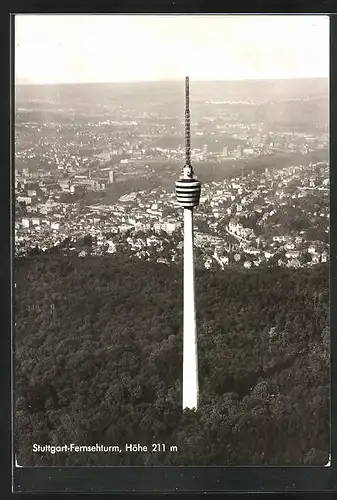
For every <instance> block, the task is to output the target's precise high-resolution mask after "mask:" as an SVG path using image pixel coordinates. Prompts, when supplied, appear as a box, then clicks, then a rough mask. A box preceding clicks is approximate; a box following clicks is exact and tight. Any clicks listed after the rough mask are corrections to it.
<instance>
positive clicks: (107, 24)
mask: <svg viewBox="0 0 337 500" xmlns="http://www.w3.org/2000/svg"><path fill="white" fill-rule="evenodd" d="M14 59H15V63H14V64H15V79H16V83H36V84H44V83H50V84H58V83H78V82H80V83H93V82H137V81H172V80H173V81H175V80H182V79H183V78H184V77H185V75H189V76H190V78H191V79H193V80H246V79H264V78H310V77H328V76H329V18H328V16H322V15H321V16H317V15H316V16H315V15H306V16H299V15H292V16H285V15H275V16H254V15H237V16H223V15H182V14H179V15H175V16H174V15H167V14H166V15H162V16H159V15H67V14H62V15H42V14H40V15H36V14H34V15H29V14H27V15H23V14H22V15H17V16H15V55H14Z"/></svg>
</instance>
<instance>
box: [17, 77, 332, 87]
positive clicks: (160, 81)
mask: <svg viewBox="0 0 337 500" xmlns="http://www.w3.org/2000/svg"><path fill="white" fill-rule="evenodd" d="M329 79H330V77H329V76H290V77H274V78H273V77H266V78H233V79H214V80H199V79H196V80H194V79H193V78H192V79H191V80H192V82H194V83H224V82H259V81H275V80H276V81H291V80H329ZM139 83H151V84H153V83H159V84H162V83H164V84H165V83H184V78H182V79H174V80H125V81H123V80H120V81H119V80H118V81H99V82H98V81H97V82H92V81H85V82H71V81H70V82H16V81H14V83H13V85H14V86H15V87H29V86H42V85H50V86H52V85H54V86H56V85H118V84H139Z"/></svg>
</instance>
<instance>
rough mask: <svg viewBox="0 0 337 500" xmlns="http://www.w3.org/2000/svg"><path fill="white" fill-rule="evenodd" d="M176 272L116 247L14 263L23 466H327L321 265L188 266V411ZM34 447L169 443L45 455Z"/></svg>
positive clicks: (324, 271) (324, 273) (324, 270)
mask: <svg viewBox="0 0 337 500" xmlns="http://www.w3.org/2000/svg"><path fill="white" fill-rule="evenodd" d="M181 278H182V275H181V269H180V267H178V266H177V267H168V266H165V265H164V264H153V263H147V262H143V261H135V260H132V259H126V258H125V257H123V256H121V255H113V256H106V257H89V258H85V259H81V258H78V257H64V256H58V255H55V256H51V255H36V256H35V255H34V256H30V257H27V258H22V259H19V260H17V261H16V267H15V280H16V295H15V322H16V332H15V387H16V394H15V396H16V433H15V436H16V446H17V448H18V462H19V463H20V464H21V465H28V464H29V465H90V464H95V465H119V464H120V465H143V464H146V465H158V464H161V465H167V464H172V465H184V464H186V465H238V464H241V465H250V464H260V465H261V464H278V465H285V464H287V465H290V464H292V465H296V464H325V463H326V462H327V460H328V452H329V380H330V373H329V322H328V318H329V301H328V265H327V264H322V265H317V266H315V267H314V268H311V269H298V270H293V269H283V268H265V269H254V270H237V269H231V268H228V269H226V270H224V271H219V272H216V273H212V272H208V271H205V270H197V272H196V297H197V322H198V349H199V381H200V407H199V410H198V411H197V412H196V413H194V412H191V411H185V412H182V410H181V399H182V398H181V383H182V286H181V285H182V281H181ZM33 443H38V444H41V445H43V444H54V445H63V444H70V443H75V444H78V445H85V444H87V445H92V444H95V443H99V444H106V445H121V446H122V447H124V445H125V444H126V443H141V444H144V445H145V444H147V445H151V443H166V445H167V446H169V445H176V446H177V447H178V451H174V452H173V451H172V452H170V451H166V452H163V453H152V452H151V451H150V452H148V453H124V452H123V453H121V454H117V455H116V454H113V453H96V454H95V453H91V454H88V453H72V454H67V453H59V454H55V455H50V454H39V453H33V452H32V444H33Z"/></svg>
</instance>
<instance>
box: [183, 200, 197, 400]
mask: <svg viewBox="0 0 337 500" xmlns="http://www.w3.org/2000/svg"><path fill="white" fill-rule="evenodd" d="M183 283H184V303H183V308H184V309H183V316H184V320H183V335H184V340H183V409H185V408H189V409H193V408H195V409H197V407H198V393H199V386H198V354H197V331H196V315H195V296H194V257H193V208H184V280H183Z"/></svg>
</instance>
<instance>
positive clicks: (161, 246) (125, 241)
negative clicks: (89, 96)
mask: <svg viewBox="0 0 337 500" xmlns="http://www.w3.org/2000/svg"><path fill="white" fill-rule="evenodd" d="M320 83H321V82H320ZM321 85H322V83H321ZM155 90H158V89H156V88H155ZM18 95H19V91H18ZM320 99H321V98H320ZM18 100H19V99H18ZM290 102H292V101H290ZM295 102H296V103H297V101H295ZM19 103H20V106H22V107H18V110H17V127H16V141H17V142H16V153H15V167H16V176H15V198H16V220H15V251H16V255H18V256H19V255H25V254H26V253H27V252H28V253H29V252H31V251H35V252H36V251H41V252H50V251H54V252H55V251H60V252H62V253H65V254H68V253H71V252H75V253H77V254H78V255H80V256H85V255H88V254H90V255H104V254H106V253H115V252H118V251H123V252H124V253H125V252H126V253H128V254H129V255H130V256H135V257H138V258H140V259H145V260H150V261H154V262H160V263H165V264H167V265H172V263H174V262H179V255H180V253H181V252H180V250H181V248H180V247H179V245H177V244H176V240H181V213H180V211H179V209H178V207H177V203H176V200H175V196H174V191H173V187H172V186H173V181H174V178H175V176H176V175H177V173H178V172H179V169H180V167H181V164H182V163H183V154H184V151H183V137H182V123H181V119H180V120H179V117H177V116H174V115H173V116H172V115H170V116H161V114H162V109H161V108H163V107H165V106H161V107H159V111H157V113H155V111H151V112H150V113H145V112H143V115H144V116H139V113H136V112H135V110H134V109H133V108H132V109H131V110H128V108H124V107H123V106H117V105H116V107H115V108H108V109H106V108H107V106H103V105H102V106H100V107H102V108H104V109H103V112H102V116H100V115H96V116H94V117H93V118H90V117H88V118H87V119H88V123H84V121H85V114H84V111H82V115H81V121H80V123H78V122H77V118H74V117H73V118H72V120H73V122H71V121H70V123H69V120H70V119H69V117H68V118H67V119H66V113H65V112H63V111H62V112H59V111H58V110H59V104H57V103H54V102H53V101H50V102H48V101H47V102H45V101H42V102H40V101H36V100H31V101H29V102H25V103H23V104H24V106H25V108H23V104H21V102H20V101H19V102H18V106H19ZM192 104H193V103H192ZM197 104H198V105H196V106H195V107H196V111H199V113H200V112H201V111H200V109H199V108H202V109H204V108H205V106H206V107H207V110H209V111H208V113H209V114H210V113H211V111H212V109H214V108H213V107H212V105H211V104H210V103H207V102H202V103H201V104H200V102H198V103H197ZM215 104H216V103H215ZM215 104H213V106H214V105H215ZM239 104H240V107H241V109H242V108H243V109H244V110H245V108H246V107H247V106H248V107H249V106H253V107H254V106H257V107H259V108H260V107H261V105H262V104H261V103H249V102H247V103H239ZM287 104H288V101H286V105H287ZM232 106H233V103H232V102H229V103H226V102H225V110H226V111H223V115H221V114H220V116H219V117H218V116H217V120H214V118H213V119H211V118H209V122H208V128H207V127H206V130H207V134H205V121H203V120H200V122H199V121H196V123H195V124H194V125H193V124H192V125H193V127H194V129H193V130H194V136H195V138H196V139H199V144H198V141H196V140H195V139H194V140H193V142H192V162H193V164H194V165H195V168H196V172H197V174H198V175H199V177H200V178H201V179H202V180H203V190H202V198H201V205H200V208H199V209H198V210H197V211H196V229H195V239H196V246H197V248H198V250H197V252H198V264H199V265H200V264H201V265H203V266H204V267H205V268H210V269H216V268H218V267H219V268H223V267H224V266H225V265H230V264H232V265H236V266H239V265H240V266H244V267H246V268H250V267H251V266H261V265H265V264H268V265H278V266H290V267H300V266H311V265H313V264H315V263H319V262H326V261H327V259H328V255H329V251H328V241H329V164H328V152H327V151H328V133H327V123H322V122H317V123H315V124H314V125H313V124H312V123H309V124H308V127H309V128H311V129H312V128H314V126H315V128H316V131H311V132H310V133H309V132H303V131H300V132H294V131H291V130H290V131H289V130H287V128H286V126H283V130H281V131H280V130H278V131H276V132H270V131H269V132H266V130H265V129H266V127H265V124H264V123H262V122H261V123H252V124H249V123H246V121H247V118H246V117H245V116H243V118H241V119H243V120H244V123H242V122H241V121H240V116H237V115H236V114H235V115H234V116H235V117H236V118H235V119H234V120H233V123H232V122H231V121H229V122H226V124H224V125H223V126H222V125H219V123H221V120H222V116H224V119H225V118H226V119H227V114H228V109H227V108H228V107H229V109H232ZM234 106H235V109H236V108H237V106H238V103H237V102H235V103H234ZM312 106H313V107H314V104H312ZM154 109H156V106H155V107H154ZM53 110H56V111H53ZM76 111H77V112H78V113H80V112H79V111H78V110H76ZM132 111H133V112H132ZM57 112H58V114H57ZM38 113H40V114H41V113H42V114H44V116H46V117H50V116H51V115H52V113H54V115H55V113H56V118H55V116H54V115H52V116H53V118H51V120H55V122H54V121H51V122H49V121H48V122H47V123H44V124H41V122H38V121H35V122H33V121H31V120H33V119H34V116H35V120H37V118H38V116H39V114H38ZM92 113H93V112H92ZM244 113H246V110H245V111H244ZM112 114H113V115H114V116H115V117H116V118H118V120H120V121H115V122H112V121H111V119H110V118H111V115H112ZM195 114H196V115H197V116H198V113H197V112H196V113H195ZM319 118H320V117H319ZM91 120H92V121H91ZM172 123H173V125H171V124H172ZM228 123H229V124H228ZM279 127H280V125H279ZM291 128H293V127H291ZM302 129H303V126H302ZM116 130H118V132H117V133H116ZM204 134H205V135H206V137H205V136H204ZM55 136H57V137H58V140H57V141H55ZM214 137H215V138H216V139H214ZM37 138H38V139H37ZM200 138H201V139H200ZM155 143H157V144H158V143H159V144H161V146H155ZM169 143H171V144H169ZM195 143H197V145H199V146H200V147H199V148H197V147H195V146H194V144H195ZM193 146H194V147H193ZM205 181H208V182H205ZM287 214H288V216H287ZM172 234H173V236H174V237H173V238H172Z"/></svg>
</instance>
